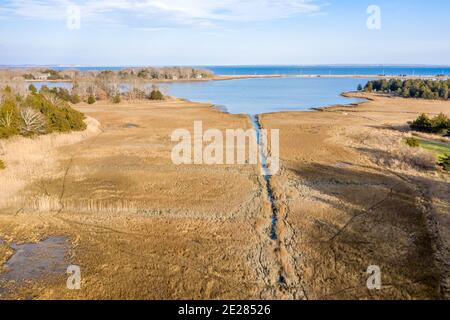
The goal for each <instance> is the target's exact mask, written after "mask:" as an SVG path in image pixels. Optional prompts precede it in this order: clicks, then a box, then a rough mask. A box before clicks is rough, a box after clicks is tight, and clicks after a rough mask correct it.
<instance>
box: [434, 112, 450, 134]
mask: <svg viewBox="0 0 450 320" xmlns="http://www.w3.org/2000/svg"><path fill="white" fill-rule="evenodd" d="M431 123H432V126H433V131H434V132H436V133H441V132H447V131H448V130H450V119H449V118H448V117H447V116H446V115H445V114H443V113H440V114H439V115H437V116H436V117H435V118H433V120H431Z"/></svg>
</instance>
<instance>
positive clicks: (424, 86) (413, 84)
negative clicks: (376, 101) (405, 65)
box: [358, 79, 450, 100]
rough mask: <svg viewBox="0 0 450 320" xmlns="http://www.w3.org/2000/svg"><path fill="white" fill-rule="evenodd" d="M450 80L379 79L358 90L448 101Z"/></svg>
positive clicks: (359, 87)
mask: <svg viewBox="0 0 450 320" xmlns="http://www.w3.org/2000/svg"><path fill="white" fill-rule="evenodd" d="M449 87H450V80H421V79H415V80H400V79H390V80H386V79H381V80H374V81H369V82H367V84H366V85H365V87H364V89H363V88H362V86H361V85H359V86H358V90H359V91H362V90H364V91H365V92H380V93H389V94H394V95H396V96H400V97H403V98H421V99H434V100H439V99H442V100H448V97H449Z"/></svg>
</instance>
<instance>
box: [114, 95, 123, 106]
mask: <svg viewBox="0 0 450 320" xmlns="http://www.w3.org/2000/svg"><path fill="white" fill-rule="evenodd" d="M121 101H122V99H121V98H120V94H118V93H117V94H116V95H115V96H114V97H113V99H112V102H113V103H114V104H119V103H120V102H121Z"/></svg>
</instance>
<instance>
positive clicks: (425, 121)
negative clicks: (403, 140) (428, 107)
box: [409, 113, 433, 132]
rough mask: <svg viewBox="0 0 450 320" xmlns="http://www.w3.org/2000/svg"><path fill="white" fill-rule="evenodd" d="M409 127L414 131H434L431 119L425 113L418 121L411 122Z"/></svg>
mask: <svg viewBox="0 0 450 320" xmlns="http://www.w3.org/2000/svg"><path fill="white" fill-rule="evenodd" d="M409 126H410V128H411V129H412V130H414V131H420V132H431V131H432V129H433V124H432V123H431V119H430V118H429V117H428V116H427V115H426V114H425V113H422V114H421V115H420V116H419V117H418V118H417V119H416V120H414V121H413V122H411V123H410V124H409Z"/></svg>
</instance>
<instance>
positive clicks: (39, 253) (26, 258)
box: [0, 237, 69, 285]
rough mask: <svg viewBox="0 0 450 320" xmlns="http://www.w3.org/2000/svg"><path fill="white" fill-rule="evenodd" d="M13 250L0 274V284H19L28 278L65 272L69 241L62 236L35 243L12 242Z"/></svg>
mask: <svg viewBox="0 0 450 320" xmlns="http://www.w3.org/2000/svg"><path fill="white" fill-rule="evenodd" d="M11 248H12V249H13V250H14V251H15V252H14V254H13V256H12V257H11V258H10V259H9V260H8V261H7V262H6V264H5V265H4V267H5V268H6V272H4V273H1V274H0V284H7V283H13V284H14V285H20V284H21V283H23V282H26V281H30V280H39V279H42V278H45V277H48V276H56V275H62V274H65V273H66V269H67V266H68V262H67V253H68V250H69V243H68V241H67V239H66V238H64V237H50V238H48V239H46V240H43V241H41V242H37V243H24V244H12V246H11Z"/></svg>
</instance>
